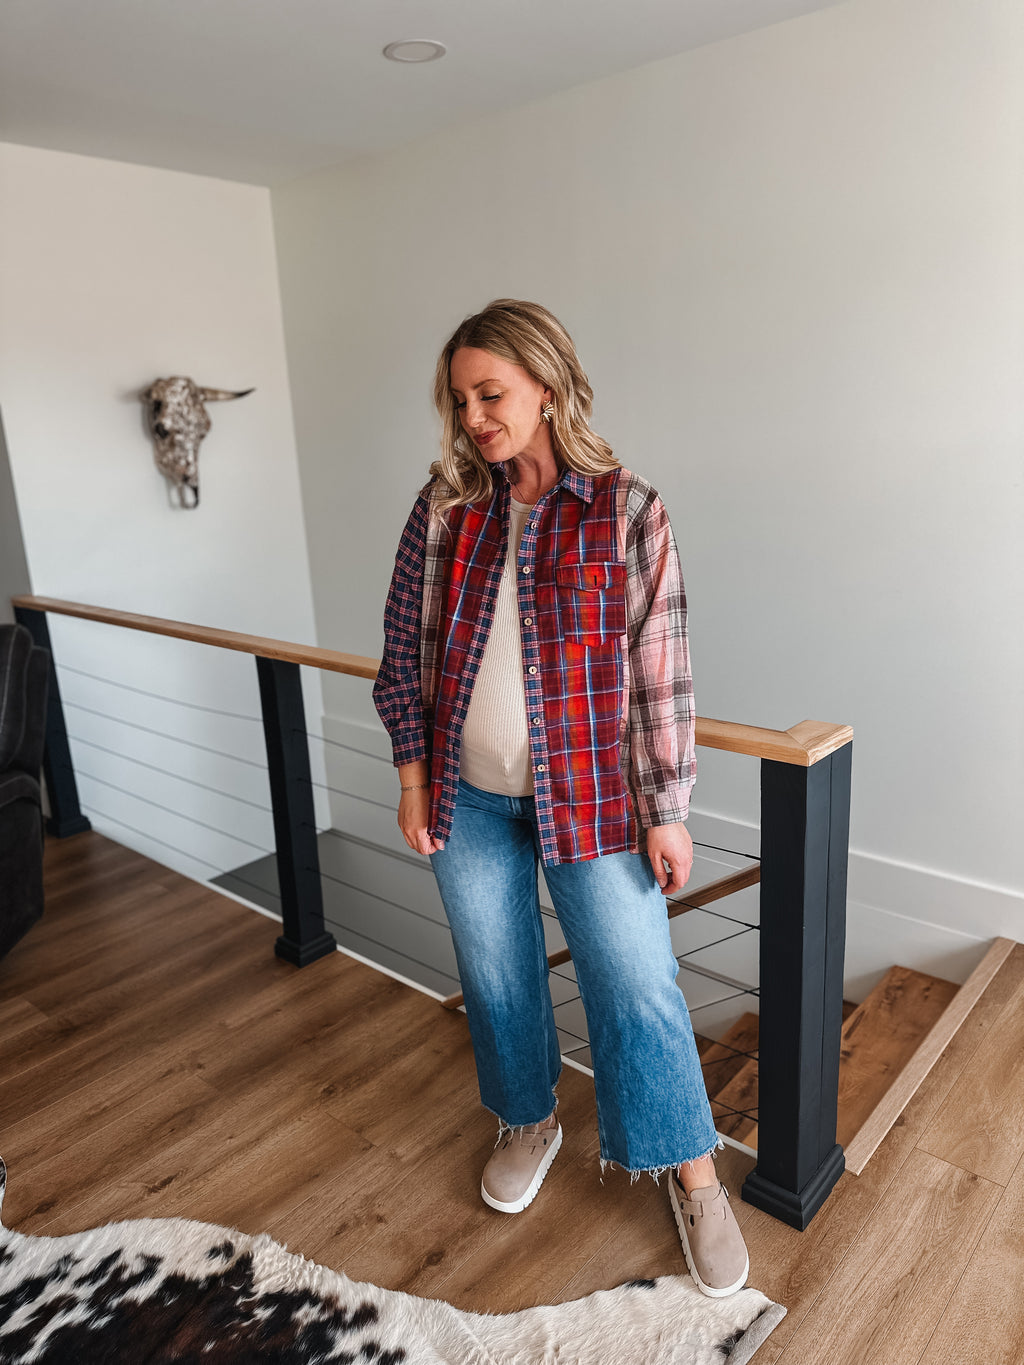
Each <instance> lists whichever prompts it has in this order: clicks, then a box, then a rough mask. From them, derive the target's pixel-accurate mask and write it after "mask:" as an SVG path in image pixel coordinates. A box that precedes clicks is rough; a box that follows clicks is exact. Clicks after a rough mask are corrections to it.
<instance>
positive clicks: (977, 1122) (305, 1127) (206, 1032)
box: [0, 834, 1024, 1365]
mask: <svg viewBox="0 0 1024 1365" xmlns="http://www.w3.org/2000/svg"><path fill="white" fill-rule="evenodd" d="M47 886H48V908H47V913H46V915H45V917H44V919H43V921H42V922H41V923H40V924H39V925H38V926H36V928H35V929H33V930H32V932H31V933H30V934H29V935H28V936H27V937H26V938H25V939H24V940H23V941H22V942H21V943H20V944H18V945H17V946H16V947H15V948H14V949H13V950H12V952H11V953H10V954H9V955H8V957H7V958H5V959H3V960H2V961H0V1155H3V1157H4V1158H5V1160H6V1161H7V1163H8V1167H9V1173H10V1174H9V1190H8V1195H7V1202H6V1204H5V1207H4V1217H5V1221H6V1222H7V1224H8V1225H9V1226H12V1227H16V1228H18V1229H20V1230H21V1231H23V1232H34V1233H40V1232H47V1233H61V1232H69V1231H72V1230H75V1229H79V1228H83V1227H86V1226H89V1225H93V1224H96V1223H102V1222H106V1221H109V1220H111V1219H118V1218H133V1217H143V1216H146V1217H151V1216H156V1217H160V1216H167V1215H174V1214H180V1215H184V1216H187V1217H191V1218H199V1219H207V1220H210V1221H213V1222H220V1223H227V1224H231V1225H235V1226H238V1227H241V1228H243V1229H245V1230H246V1231H250V1232H260V1231H267V1232H270V1233H271V1234H273V1235H274V1236H275V1237H277V1238H278V1239H280V1240H281V1241H283V1242H285V1243H286V1244H287V1245H288V1246H289V1247H291V1248H292V1249H293V1250H295V1251H300V1252H302V1253H303V1254H305V1255H307V1256H310V1257H313V1258H314V1259H316V1260H319V1261H322V1262H324V1263H326V1264H329V1265H332V1266H335V1267H336V1268H338V1269H343V1270H344V1271H345V1272H346V1273H347V1274H349V1275H351V1276H352V1277H353V1278H356V1279H361V1278H362V1279H369V1280H373V1281H375V1282H377V1283H379V1284H382V1285H387V1286H389V1287H392V1288H398V1289H404V1290H408V1291H411V1292H414V1293H419V1294H427V1295H432V1296H437V1297H441V1298H446V1299H449V1300H450V1301H451V1302H453V1303H455V1304H457V1305H458V1306H460V1307H463V1308H472V1309H476V1310H485V1311H492V1312H499V1311H508V1310H512V1309H515V1308H520V1307H524V1306H527V1305H529V1304H531V1303H538V1302H544V1301H547V1302H554V1301H558V1300H561V1299H565V1298H575V1297H578V1296H580V1295H583V1294H586V1293H589V1292H591V1291H592V1290H595V1289H599V1288H607V1287H609V1286H611V1285H614V1284H617V1283H621V1282H622V1281H624V1280H628V1279H633V1278H636V1277H639V1276H657V1275H663V1274H679V1273H683V1272H684V1269H685V1268H684V1265H683V1261H682V1257H681V1253H680V1251H679V1247H678V1242H677V1239H676V1232H675V1227H674V1224H673V1222H672V1217H671V1214H670V1211H669V1208H668V1204H667V1200H666V1197H665V1193H664V1190H663V1189H661V1190H659V1189H656V1188H655V1187H654V1185H653V1183H652V1182H650V1181H647V1180H643V1181H641V1182H639V1183H638V1184H637V1185H636V1186H634V1187H632V1188H631V1187H630V1182H629V1179H628V1177H626V1176H624V1175H623V1174H622V1173H608V1174H607V1175H606V1176H605V1177H604V1180H603V1183H602V1180H601V1178H600V1170H599V1166H598V1163H597V1138H596V1131H595V1113H594V1100H593V1088H592V1085H591V1083H590V1081H589V1079H588V1078H587V1077H585V1076H583V1075H581V1074H580V1073H579V1072H576V1071H572V1070H568V1069H567V1070H566V1072H565V1073H564V1076H563V1080H562V1084H561V1086H560V1096H561V1115H562V1119H563V1124H564V1126H565V1130H566V1139H565V1146H564V1148H563V1152H562V1154H561V1155H560V1156H559V1158H558V1160H557V1161H556V1163H555V1165H554V1166H553V1167H552V1170H551V1174H550V1175H549V1177H548V1179H547V1182H546V1183H545V1186H544V1190H543V1192H542V1194H541V1195H540V1197H539V1198H538V1199H537V1201H536V1202H535V1204H534V1205H533V1206H531V1208H530V1209H529V1210H527V1212H525V1213H523V1214H521V1215H518V1216H517V1217H514V1218H508V1217H505V1216H503V1215H501V1214H495V1213H494V1212H493V1211H492V1210H490V1209H487V1208H486V1207H485V1206H484V1205H483V1204H482V1203H481V1202H480V1200H479V1197H478V1181H479V1170H480V1167H481V1165H482V1164H483V1162H484V1161H485V1160H486V1157H487V1155H488V1153H489V1152H490V1150H491V1147H492V1144H493V1141H494V1123H493V1120H492V1119H491V1118H490V1116H489V1115H487V1114H486V1113H484V1112H482V1111H481V1110H480V1108H479V1105H478V1101H477V1096H476V1083H475V1075H474V1069H473V1059H472V1051H471V1048H470V1045H469V1038H468V1033H467V1030H466V1022H465V1018H464V1017H463V1016H462V1015H460V1014H451V1013H448V1012H447V1011H445V1010H443V1009H442V1008H441V1007H440V1006H439V1005H438V1004H437V1002H436V1001H434V1000H432V999H430V998H429V997H426V996H424V995H421V994H419V993H418V992H416V991H414V990H412V989H411V988H409V987H406V986H404V985H402V984H400V983H399V982H396V981H394V980H392V979H390V978H388V977H385V976H383V975H381V974H380V973H377V972H374V971H373V970H371V969H370V968H368V967H366V966H364V965H363V964H361V963H358V962H355V961H354V960H352V959H350V958H346V957H345V956H343V955H342V954H335V955H332V956H331V957H328V958H324V959H322V960H321V961H319V962H316V963H314V964H313V965H312V966H310V967H307V968H305V969H304V970H303V971H296V970H295V969H294V968H292V967H290V966H288V965H286V964H285V963H282V962H280V961H278V960H277V959H276V958H275V957H274V956H273V943H274V939H275V937H276V936H277V932H278V926H277V925H276V924H275V923H274V922H273V921H272V920H268V919H266V918H264V917H262V916H260V915H258V914H256V913H255V912H253V911H251V910H249V909H247V908H246V907H244V906H241V905H239V904H237V903H236V902H234V901H232V900H229V899H227V898H225V897H222V896H220V895H219V894H217V893H216V892H215V891H212V890H209V889H207V888H204V887H201V886H199V885H197V884H196V883H194V882H191V881H188V880H186V879H184V878H181V877H179V876H177V875H176V874H175V873H173V872H170V871H168V870H167V869H166V868H163V867H160V866H158V865H156V864H153V863H150V862H148V861H147V860H146V859H144V858H141V857H140V856H138V855H137V854H135V853H132V852H130V851H129V850H127V849H124V848H122V847H120V846H119V845H117V844H113V843H111V842H109V841H107V840H105V839H103V838H101V837H100V836H99V835H96V834H84V835H79V836H76V837H75V838H73V839H69V840H66V841H64V842H53V843H51V844H50V846H49V847H48V850H47ZM1022 1019H1024V949H1022V948H1017V949H1015V950H1014V952H1013V953H1012V954H1011V956H1010V957H1009V958H1008V960H1007V961H1006V963H1005V965H1004V966H1003V968H1002V969H1001V970H1000V971H999V973H998V975H997V976H996V977H995V979H994V981H993V982H992V984H991V986H990V987H989V989H988V990H987V991H986V992H985V994H984V995H983V996H982V998H981V1000H980V1001H979V1003H978V1005H977V1006H976V1007H975V1009H974V1010H973V1011H972V1013H971V1014H970V1016H969V1017H968V1019H967V1022H966V1024H965V1025H964V1027H963V1028H962V1029H961V1030H960V1032H959V1033H958V1034H957V1036H956V1037H955V1038H954V1040H953V1042H952V1043H951V1044H950V1045H949V1047H948V1048H947V1049H946V1051H945V1052H944V1054H943V1056H942V1058H941V1060H940V1061H939V1062H938V1064H937V1065H936V1066H935V1068H934V1069H933V1070H932V1072H931V1073H930V1074H929V1076H928V1078H927V1080H926V1081H925V1083H924V1085H923V1086H922V1088H921V1089H920V1090H919V1091H918V1093H917V1094H916V1095H915V1097H914V1099H913V1100H912V1102H911V1104H910V1105H909V1107H908V1108H907V1110H906V1111H905V1113H904V1114H903V1115H902V1117H901V1118H900V1120H899V1121H898V1122H897V1124H896V1126H895V1127H894V1128H893V1129H892V1131H891V1132H890V1133H889V1135H888V1136H887V1137H886V1139H885V1141H884V1142H883V1143H882V1145H881V1146H880V1148H879V1150H878V1152H877V1153H876V1155H875V1156H874V1157H873V1158H872V1160H871V1162H870V1163H869V1164H868V1166H867V1168H866V1170H865V1171H864V1173H863V1174H862V1175H861V1176H859V1177H857V1176H852V1175H849V1174H847V1175H844V1176H843V1177H842V1179H841V1180H840V1182H839V1185H838V1186H837V1188H836V1190H835V1192H834V1193H833V1196H832V1198H831V1199H830V1200H829V1202H828V1204H827V1205H826V1206H825V1208H824V1209H823V1210H822V1212H821V1213H820V1214H819V1215H818V1217H817V1218H816V1219H815V1220H814V1222H813V1223H812V1224H811V1227H810V1228H809V1229H808V1230H807V1231H806V1232H804V1233H799V1232H796V1231H794V1230H793V1229H791V1228H787V1227H785V1226H783V1225H782V1224H781V1223H777V1222H775V1221H774V1220H773V1219H771V1218H769V1217H768V1216H767V1215H766V1214H763V1213H761V1212H760V1211H759V1210H757V1209H754V1208H751V1207H749V1206H747V1205H745V1204H743V1202H742V1201H741V1200H739V1199H738V1197H736V1196H735V1195H734V1200H733V1202H734V1207H735V1209H736V1213H737V1217H738V1218H739V1220H740V1222H741V1223H742V1225H743V1228H744V1232H745V1234H746V1237H747V1240H748V1244H749V1247H750V1254H751V1264H752V1271H751V1282H752V1283H753V1284H755V1285H756V1286H757V1287H758V1288H760V1289H762V1290H764V1292H765V1293H767V1294H769V1295H770V1296H771V1297H772V1298H774V1299H777V1300H778V1301H779V1302H781V1303H784V1304H785V1305H786V1306H787V1308H788V1309H789V1316H788V1317H787V1318H786V1320H785V1321H784V1322H783V1324H782V1325H781V1326H780V1327H779V1328H778V1329H777V1330H776V1332H775V1333H774V1334H773V1335H772V1337H771V1338H770V1340H769V1341H768V1342H767V1344H766V1345H765V1346H764V1347H763V1348H762V1350H761V1351H760V1352H759V1353H758V1356H757V1365H771V1363H772V1362H776V1361H781V1362H783V1365H811V1363H812V1362H813V1363H814V1365H821V1363H822V1362H827V1363H828V1365H876V1363H877V1365H904V1363H906V1365H980V1362H982V1361H984V1362H985V1365H1021V1361H1022V1360H1024V1308H1022V1306H1021V1299H1022V1296H1021V1294H1020V1292H1019V1290H1020V1284H1021V1276H1022V1261H1021V1252H1020V1247H1021V1245H1022V1240H1024V1062H1022V1060H1021V1059H1022V1057H1024V1032H1022V1025H1021V1020H1022ZM751 1165H752V1162H751V1160H750V1159H749V1158H747V1157H745V1156H743V1155H742V1154H740V1153H738V1152H736V1151H732V1150H729V1151H726V1152H724V1153H722V1155H721V1158H720V1161H719V1168H720V1171H721V1173H722V1175H723V1178H724V1179H725V1181H726V1183H727V1184H729V1186H730V1187H731V1188H732V1189H733V1190H734V1191H735V1190H738V1189H739V1187H740V1186H741V1184H742V1182H743V1178H744V1177H745V1175H746V1173H747V1171H748V1170H749V1169H750V1167H751ZM610 1365H611V1363H610Z"/></svg>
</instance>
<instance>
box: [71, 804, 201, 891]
mask: <svg viewBox="0 0 1024 1365" xmlns="http://www.w3.org/2000/svg"><path fill="white" fill-rule="evenodd" d="M82 809H83V810H84V811H86V812H87V813H88V814H89V815H95V816H97V817H98V818H99V819H100V820H109V821H110V823H111V824H112V825H120V826H121V828H122V829H128V830H131V832H132V833H133V834H138V835H139V837H140V838H142V839H148V840H149V841H150V842H151V843H154V844H159V845H160V846H161V848H169V849H171V850H172V851H173V852H174V853H180V854H181V856H182V857H183V858H190V859H191V860H192V861H193V862H194V863H202V864H203V865H204V866H205V867H212V868H213V869H214V870H215V871H216V872H217V874H218V875H221V874H222V872H223V869H222V868H221V867H220V864H219V863H211V862H210V860H209V858H200V856H199V855H198V853H189V852H187V851H186V850H185V849H183V848H179V847H178V846H177V844H171V843H168V842H167V840H166V839H159V838H157V836H156V835H155V834H150V832H149V831H148V830H145V829H139V828H138V826H136V825H130V824H129V823H128V821H127V820H119V819H118V817H117V816H116V815H108V814H107V812H106V811H102V810H100V809H99V807H98V806H94V805H93V804H92V803H91V802H88V803H87V802H85V801H83V802H82Z"/></svg>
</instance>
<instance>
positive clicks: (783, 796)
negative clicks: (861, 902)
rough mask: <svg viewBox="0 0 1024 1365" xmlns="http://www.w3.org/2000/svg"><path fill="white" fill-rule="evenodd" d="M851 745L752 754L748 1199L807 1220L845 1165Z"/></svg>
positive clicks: (790, 1219) (801, 1222)
mask: <svg viewBox="0 0 1024 1365" xmlns="http://www.w3.org/2000/svg"><path fill="white" fill-rule="evenodd" d="M852 750H853V745H852V744H846V745H844V746H843V747H842V748H841V749H837V750H836V751H835V752H834V753H832V754H829V755H828V756H827V757H826V758H823V759H820V760H819V761H818V762H817V763H815V764H813V765H812V766H811V767H809V768H804V767H799V766H797V765H795V764H788V763H777V762H774V761H772V760H769V759H763V760H762V762H761V949H760V957H761V980H760V997H761V1020H760V1042H759V1063H758V1141H757V1165H756V1167H755V1168H754V1169H753V1171H751V1173H750V1175H749V1176H748V1177H747V1180H746V1182H745V1183H744V1186H743V1198H744V1199H745V1200H746V1201H747V1203H749V1204H754V1205H755V1206H756V1207H757V1208H760V1209H764V1210H765V1211H766V1212H767V1213H770V1214H772V1215H773V1216H774V1217H776V1218H778V1219H780V1220H781V1221H782V1222H784V1223H788V1224H789V1225H790V1226H791V1227H795V1228H801V1229H802V1228H805V1227H806V1226H807V1224H808V1223H809V1222H810V1221H811V1219H812V1218H813V1217H814V1215H815V1214H816V1213H817V1211H818V1209H819V1208H821V1206H822V1204H823V1203H824V1202H825V1200H826V1199H827V1198H828V1195H829V1192H830V1191H831V1189H832V1187H833V1185H835V1183H836V1181H837V1180H838V1179H839V1177H840V1175H842V1173H843V1168H844V1158H843V1149H842V1148H841V1147H840V1146H839V1145H838V1143H837V1142H836V1111H837V1103H838V1095H839V1049H840V1042H841V1032H842V1026H843V954H844V949H845V943H846V865H847V857H848V850H849V833H850V761H851V755H852Z"/></svg>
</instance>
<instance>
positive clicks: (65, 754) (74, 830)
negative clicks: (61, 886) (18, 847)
mask: <svg viewBox="0 0 1024 1365" xmlns="http://www.w3.org/2000/svg"><path fill="white" fill-rule="evenodd" d="M14 616H15V619H16V620H17V622H18V624H19V625H20V626H24V627H25V629H26V630H27V631H28V632H29V634H30V635H31V636H32V641H33V643H34V644H36V645H38V646H39V648H40V649H45V650H46V651H47V653H48V654H49V656H50V680H49V686H48V688H47V695H46V747H45V748H44V750H43V776H44V778H45V779H46V795H47V799H48V801H49V803H50V818H49V819H48V820H47V822H46V832H47V833H48V834H52V835H54V837H55V838H57V839H67V838H68V837H69V835H72V834H81V833H82V832H83V830H87V829H92V825H91V824H90V822H89V819H88V817H87V816H85V815H83V814H82V808H81V806H80V805H79V803H78V784H77V782H76V781H75V767H74V764H73V763H72V762H71V746H70V745H69V744H68V731H67V726H66V725H65V724H64V705H63V703H62V702H61V699H60V684H59V683H58V682H57V669H56V666H55V664H54V661H53V645H52V644H51V643H50V628H49V626H48V625H47V623H46V612H45V611H36V610H35V609H34V608H33V609H30V608H28V607H15V608H14Z"/></svg>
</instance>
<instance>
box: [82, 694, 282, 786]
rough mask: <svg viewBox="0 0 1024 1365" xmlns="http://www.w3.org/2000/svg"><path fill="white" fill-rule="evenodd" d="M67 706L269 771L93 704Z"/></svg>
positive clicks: (264, 765) (220, 750)
mask: <svg viewBox="0 0 1024 1365" xmlns="http://www.w3.org/2000/svg"><path fill="white" fill-rule="evenodd" d="M64 705H65V706H73V707H74V708H75V710H76V711H86V712H87V713H88V714H89V715H90V716H99V717H100V718H101V719H102V720H111V721H114V722H115V724H117V725H127V726H129V727H130V728H131V729H132V730H142V731H144V732H145V733H146V734H147V735H157V736H158V737H159V738H160V739H169V740H171V741H173V743H175V744H185V745H187V746H188V747H189V748H190V749H201V750H202V751H203V753H206V754H216V755H217V757H218V758H230V759H232V760H233V761H234V762H235V763H244V764H246V765H247V766H248V767H250V768H259V769H260V770H261V771H262V772H266V771H267V765H266V764H265V763H257V762H255V761H254V760H253V759H251V758H240V757H239V755H238V754H229V753H226V752H225V751H224V750H223V749H214V748H212V747H211V746H210V745H209V744H198V743H197V742H196V741H195V740H194V739H183V738H182V736H181V735H169V734H168V733H167V731H166V730H154V729H153V727H152V726H150V725H140V724H139V723H138V721H134V720H125V719H124V717H123V716H112V715H110V714H109V713H108V712H106V711H97V710H95V708H94V707H92V706H83V705H82V703H81V702H77V701H64Z"/></svg>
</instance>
